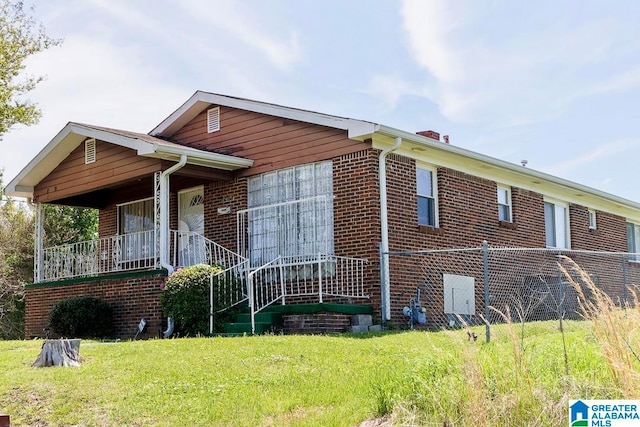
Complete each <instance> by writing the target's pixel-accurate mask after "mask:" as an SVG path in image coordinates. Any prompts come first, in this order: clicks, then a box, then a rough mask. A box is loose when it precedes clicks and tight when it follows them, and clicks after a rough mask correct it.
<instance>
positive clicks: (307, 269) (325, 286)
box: [247, 254, 369, 332]
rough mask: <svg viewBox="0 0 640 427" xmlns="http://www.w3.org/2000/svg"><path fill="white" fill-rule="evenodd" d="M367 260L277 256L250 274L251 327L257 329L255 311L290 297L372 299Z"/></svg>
mask: <svg viewBox="0 0 640 427" xmlns="http://www.w3.org/2000/svg"><path fill="white" fill-rule="evenodd" d="M367 262H368V261H367V260H365V259H358V258H348V257H340V256H336V255H326V254H317V255H310V256H305V255H297V256H289V257H277V258H276V259H274V260H273V261H271V262H269V263H266V264H264V265H262V266H260V267H258V268H256V269H252V270H251V271H250V272H249V274H248V275H247V287H248V294H249V308H250V310H251V330H252V332H255V314H256V313H258V312H259V311H260V310H262V309H264V308H265V307H267V306H269V305H271V304H273V303H274V302H276V301H280V302H281V303H282V304H285V303H286V299H287V297H304V296H310V297H314V298H315V297H317V298H318V302H320V303H322V302H323V301H324V298H325V297H327V296H331V297H341V298H346V299H349V300H352V299H364V298H369V295H367V293H366V291H365V287H364V279H365V266H366V264H367Z"/></svg>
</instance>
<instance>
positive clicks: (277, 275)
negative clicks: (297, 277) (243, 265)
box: [247, 256, 285, 334]
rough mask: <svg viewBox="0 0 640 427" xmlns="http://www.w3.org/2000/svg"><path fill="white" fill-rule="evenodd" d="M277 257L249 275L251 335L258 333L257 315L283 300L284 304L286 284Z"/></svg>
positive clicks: (279, 258)
mask: <svg viewBox="0 0 640 427" xmlns="http://www.w3.org/2000/svg"><path fill="white" fill-rule="evenodd" d="M281 259H282V257H280V256H279V257H277V258H276V259H274V260H271V261H269V262H268V263H266V264H263V265H261V266H260V267H258V268H255V269H252V270H251V271H250V272H249V273H248V274H247V290H248V294H249V309H250V310H251V333H252V334H255V332H256V313H258V312H259V311H260V310H262V309H264V308H265V307H267V306H269V305H271V304H273V303H274V302H276V301H278V300H279V299H282V304H284V296H285V289H284V282H283V280H282V265H281V263H280V260H281Z"/></svg>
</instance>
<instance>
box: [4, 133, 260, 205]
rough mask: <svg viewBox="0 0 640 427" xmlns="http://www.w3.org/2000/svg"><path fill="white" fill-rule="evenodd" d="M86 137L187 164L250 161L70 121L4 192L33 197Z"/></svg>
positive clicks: (230, 166) (229, 166)
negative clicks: (47, 177) (36, 189)
mask: <svg viewBox="0 0 640 427" xmlns="http://www.w3.org/2000/svg"><path fill="white" fill-rule="evenodd" d="M87 138H95V139H96V140H100V141H104V142H108V143H111V144H115V145H119V146H121V147H126V148H130V149H132V150H135V151H136V153H137V155H139V156H145V157H153V158H158V159H162V160H168V161H178V160H179V159H180V157H181V156H182V155H186V156H187V164H191V165H197V166H204V167H209V168H215V169H221V170H227V171H231V170H237V169H242V168H248V167H251V166H252V165H253V160H250V159H244V158H241V157H235V156H229V155H225V154H219V153H212V152H209V151H203V150H198V149H195V148H191V147H185V146H181V145H178V144H173V143H170V142H167V141H164V140H161V139H158V138H154V137H150V136H148V135H145V134H136V133H132V132H125V131H119V130H116V129H106V128H100V127H95V126H90V125H85V124H80V123H73V122H70V123H68V124H67V125H66V126H65V127H64V128H63V129H62V130H61V131H60V132H58V134H57V135H56V136H55V137H54V138H53V139H52V140H51V141H50V142H49V143H48V144H47V145H46V146H45V147H44V148H43V149H42V150H41V151H40V152H39V153H38V154H37V155H36V157H34V158H33V159H32V160H31V161H30V162H29V164H27V166H25V168H24V169H22V171H21V172H20V173H19V174H18V175H17V176H16V177H15V178H14V179H13V180H12V181H11V182H9V183H8V184H7V186H6V187H5V189H4V193H5V194H6V195H8V196H12V197H26V198H31V197H33V191H34V189H35V186H36V185H38V183H40V181H42V180H43V179H44V178H45V177H46V176H47V175H49V174H50V173H51V172H52V171H53V170H54V169H55V168H56V167H57V166H58V165H59V164H60V163H61V162H62V161H63V160H64V159H66V158H67V157H68V156H69V154H71V152H72V151H73V150H75V149H76V148H77V147H78V146H79V145H80V144H82V142H83V141H85V140H86V139H87Z"/></svg>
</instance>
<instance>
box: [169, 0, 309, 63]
mask: <svg viewBox="0 0 640 427" xmlns="http://www.w3.org/2000/svg"><path fill="white" fill-rule="evenodd" d="M180 5H181V7H183V8H184V9H185V11H187V12H188V13H189V14H190V17H191V19H193V20H196V21H199V22H202V23H204V24H205V25H206V26H208V27H212V28H215V29H218V30H222V32H219V33H217V37H211V38H209V39H207V41H208V43H210V44H214V45H224V44H226V43H228V42H229V40H230V39H235V40H240V41H242V42H243V43H244V44H245V45H247V46H249V47H251V48H252V49H254V50H256V51H257V52H259V53H261V54H262V55H264V56H265V57H266V58H267V59H268V60H269V61H270V62H271V64H272V65H274V66H275V67H277V68H279V69H281V70H284V71H289V70H291V69H292V67H293V66H294V65H295V64H296V63H297V62H298V61H299V60H300V59H301V56H302V48H301V46H300V43H299V40H298V35H297V33H296V32H295V31H294V30H293V29H292V28H289V29H286V28H285V29H284V30H283V29H281V28H278V27H275V28H274V23H273V20H272V23H271V25H270V28H266V27H267V26H269V25H268V21H266V20H264V19H263V18H264V17H261V16H258V15H256V13H255V12H254V11H253V10H252V8H250V7H248V5H247V4H244V3H241V2H236V1H228V0H218V1H216V2H215V3H212V4H211V5H209V6H210V7H203V4H202V2H200V1H197V0H183V1H181V2H180ZM276 25H277V24H276Z"/></svg>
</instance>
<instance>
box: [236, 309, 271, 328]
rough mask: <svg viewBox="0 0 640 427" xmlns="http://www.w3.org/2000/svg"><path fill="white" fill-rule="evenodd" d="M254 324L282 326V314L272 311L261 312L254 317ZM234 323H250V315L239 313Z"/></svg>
mask: <svg viewBox="0 0 640 427" xmlns="http://www.w3.org/2000/svg"><path fill="white" fill-rule="evenodd" d="M255 319H256V322H265V323H271V324H272V325H282V314H281V313H277V312H272V311H261V312H258V313H256V315H255ZM236 322H238V323H251V313H239V314H237V315H236Z"/></svg>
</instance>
